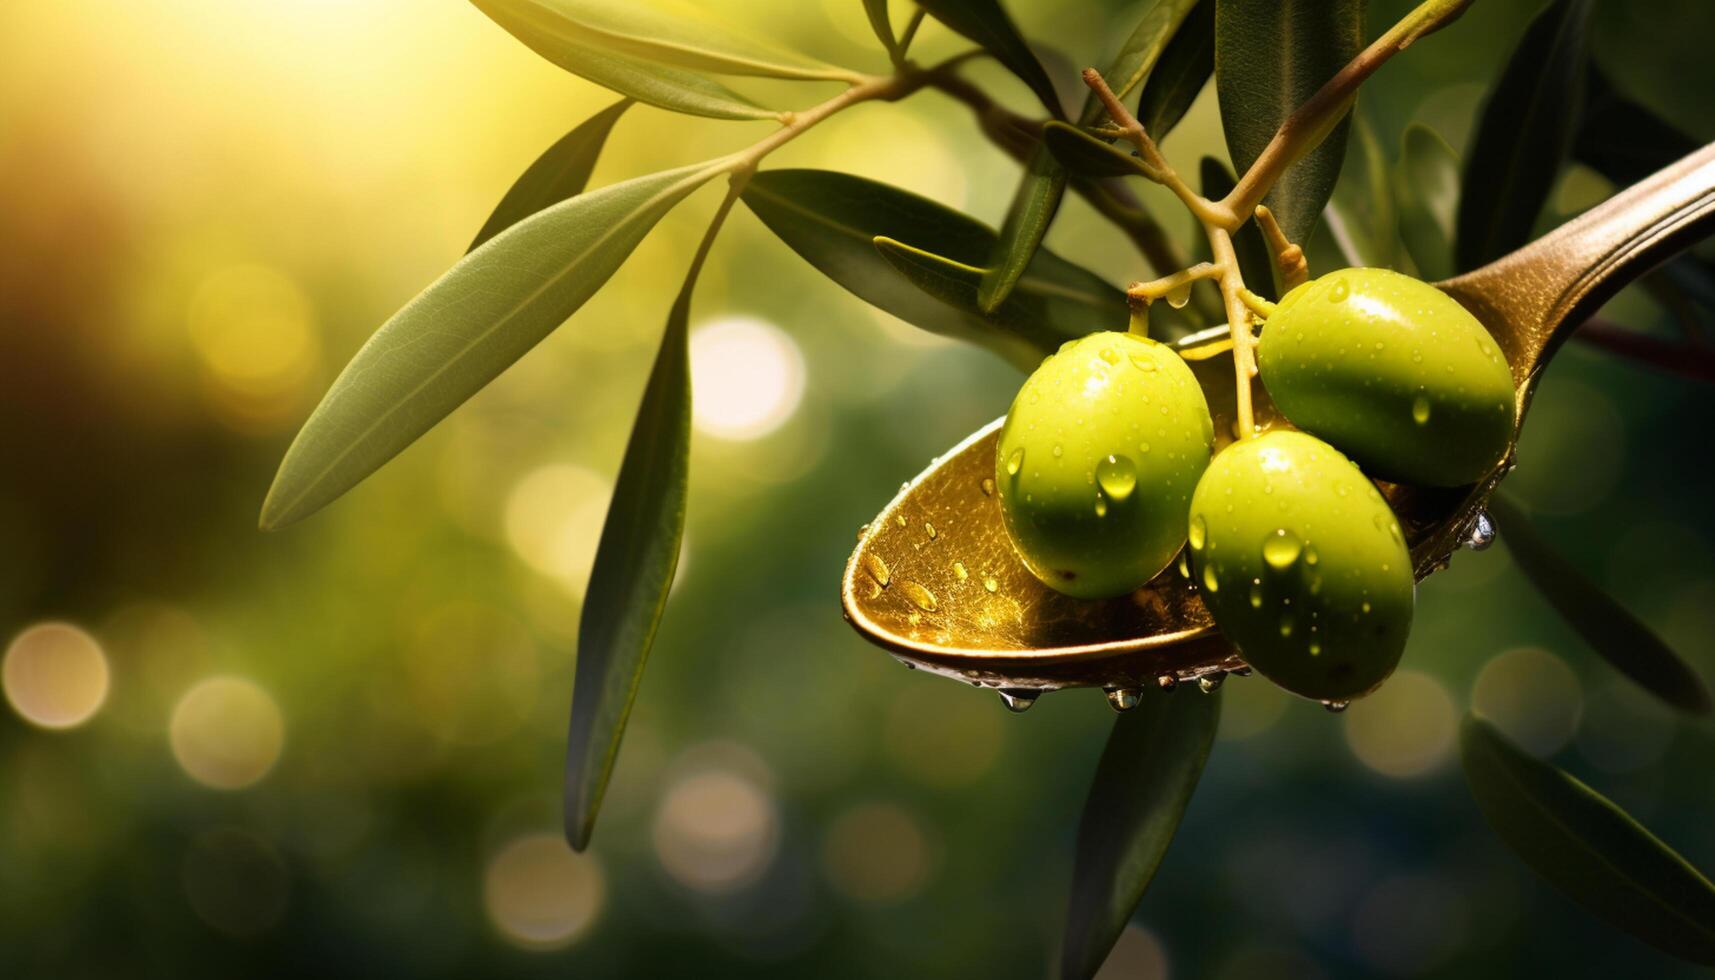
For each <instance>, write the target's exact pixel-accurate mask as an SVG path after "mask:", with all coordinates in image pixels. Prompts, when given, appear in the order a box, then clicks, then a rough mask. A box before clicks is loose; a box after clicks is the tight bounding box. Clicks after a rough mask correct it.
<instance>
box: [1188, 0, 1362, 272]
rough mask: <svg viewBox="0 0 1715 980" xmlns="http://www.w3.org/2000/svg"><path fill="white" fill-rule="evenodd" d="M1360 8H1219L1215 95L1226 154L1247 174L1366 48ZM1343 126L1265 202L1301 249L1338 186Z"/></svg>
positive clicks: (1358, 3) (1251, 1) (1331, 3)
mask: <svg viewBox="0 0 1715 980" xmlns="http://www.w3.org/2000/svg"><path fill="white" fill-rule="evenodd" d="M1364 7H1365V3H1364V0H1220V2H1218V3H1217V4H1216V5H1215V92H1216V95H1217V96H1219V98H1220V103H1221V127H1222V129H1224V130H1225V132H1226V136H1227V152H1228V155H1229V156H1231V157H1232V161H1233V166H1235V167H1236V168H1238V170H1239V172H1240V173H1243V172H1244V171H1246V170H1248V169H1249V168H1250V165H1251V164H1252V163H1254V162H1256V159H1257V157H1259V156H1261V155H1262V151H1263V148H1264V147H1266V146H1268V144H1269V141H1270V140H1272V139H1273V138H1274V134H1275V131H1276V130H1277V129H1279V128H1280V124H1281V123H1283V122H1285V121H1286V118H1287V117H1288V116H1290V115H1291V114H1292V113H1293V111H1294V110H1295V109H1297V108H1298V107H1299V106H1300V105H1301V104H1303V103H1304V102H1305V101H1306V100H1308V99H1309V98H1310V97H1311V96H1312V95H1315V94H1316V90H1317V89H1319V88H1321V87H1322V84H1323V83H1324V82H1326V81H1328V79H1330V78H1332V77H1333V76H1334V75H1335V73H1337V72H1338V71H1339V70H1340V69H1341V68H1344V67H1345V66H1346V63H1347V62H1349V61H1351V60H1352V58H1354V57H1355V56H1356V55H1357V54H1358V52H1359V50H1361V49H1362V47H1363V38H1364ZM1345 154H1346V122H1345V121H1344V120H1342V121H1341V122H1340V124H1339V125H1337V126H1335V127H1334V128H1333V129H1332V131H1330V132H1329V134H1328V136H1327V137H1326V138H1325V139H1323V140H1322V142H1321V144H1320V145H1318V146H1317V147H1316V148H1315V149H1312V150H1311V151H1310V152H1308V153H1306V154H1305V155H1304V156H1303V157H1301V158H1300V159H1299V160H1298V161H1297V162H1296V163H1294V164H1293V165H1292V166H1290V167H1288V168H1287V169H1286V172H1285V173H1284V174H1282V175H1281V178H1280V181H1279V182H1278V183H1276V184H1275V185H1274V189H1273V190H1272V191H1270V192H1269V194H1268V196H1267V197H1265V198H1264V199H1263V203H1265V204H1267V205H1268V206H1269V209H1270V210H1272V211H1273V212H1274V216H1275V218H1276V219H1277V220H1279V222H1280V226H1281V228H1282V229H1284V230H1285V232H1286V235H1287V237H1288V238H1290V239H1292V240H1293V241H1295V242H1300V243H1302V242H1304V241H1305V240H1306V239H1307V238H1308V237H1309V235H1310V232H1311V231H1312V230H1313V229H1314V228H1315V227H1316V219H1317V217H1318V216H1320V215H1321V213H1322V208H1323V206H1324V205H1326V204H1327V203H1328V198H1329V197H1330V196H1331V195H1332V194H1333V192H1334V185H1335V183H1336V182H1337V181H1338V180H1339V176H1340V164H1341V162H1342V161H1343V160H1344V158H1345Z"/></svg>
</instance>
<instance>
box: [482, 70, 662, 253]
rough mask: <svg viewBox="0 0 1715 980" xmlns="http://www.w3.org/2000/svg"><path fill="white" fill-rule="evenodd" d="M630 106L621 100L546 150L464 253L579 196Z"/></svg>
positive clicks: (510, 191)
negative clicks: (538, 213) (548, 209)
mask: <svg viewBox="0 0 1715 980" xmlns="http://www.w3.org/2000/svg"><path fill="white" fill-rule="evenodd" d="M630 105H631V100H630V99H620V100H619V101H618V102H616V103H614V104H613V105H611V106H609V107H607V108H606V109H603V110H602V111H600V112H598V113H596V114H595V115H593V116H591V117H590V118H589V119H587V120H585V121H584V122H582V123H580V124H579V125H578V127H577V128H576V129H573V130H572V131H571V132H569V133H567V134H566V135H565V136H562V137H561V138H560V140H559V142H557V143H555V144H554V145H553V146H550V147H548V151H547V152H546V153H543V154H542V155H541V156H540V157H537V158H536V162H535V163H532V164H531V165H530V168H529V169H528V170H525V171H524V174H523V176H521V177H519V178H518V180H517V182H515V183H514V184H513V185H512V187H511V188H510V189H509V190H507V192H506V196H505V197H503V198H501V199H500V204H499V205H498V206H496V207H495V209H494V213H493V214H491V215H489V216H488V221H487V222H485V223H484V224H483V226H482V230H481V231H478V232H477V233H476V240H475V241H473V242H471V243H470V248H469V249H467V251H470V252H474V251H476V250H477V249H478V248H480V247H482V245H483V243H484V242H487V241H488V240H489V239H490V238H493V237H494V236H495V235H498V234H500V233H501V232H503V231H505V230H506V229H508V228H510V227H512V226H513V225H515V224H517V223H518V222H520V221H523V220H524V219H525V218H528V217H530V216H531V215H533V214H535V213H536V212H538V211H541V210H543V209H545V208H549V207H553V206H554V205H556V204H558V203H560V202H561V201H564V200H568V199H570V198H574V197H577V196H578V195H579V194H582V193H583V192H584V187H585V186H587V185H588V184H589V181H590V173H591V172H593V171H594V170H595V163H596V158H597V157H598V156H600V155H601V148H602V144H603V143H606V142H607V134H608V133H610V132H612V131H613V124H614V123H616V122H618V121H619V117H620V116H621V115H622V114H624V112H625V110H626V108H627V107H628V106H630Z"/></svg>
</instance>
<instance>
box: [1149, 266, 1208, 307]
mask: <svg viewBox="0 0 1715 980" xmlns="http://www.w3.org/2000/svg"><path fill="white" fill-rule="evenodd" d="M1225 271H1226V270H1225V269H1222V268H1221V267H1220V266H1218V265H1216V264H1214V263H1213V262H1199V263H1197V264H1196V265H1194V266H1192V267H1190V268H1189V269H1181V270H1179V271H1178V272H1175V273H1173V274H1172V275H1170V276H1162V277H1161V278H1160V279H1152V280H1150V281H1149V282H1134V283H1132V284H1131V286H1130V287H1129V288H1128V289H1126V291H1125V293H1126V295H1127V296H1129V297H1131V298H1132V299H1140V300H1143V301H1144V302H1146V303H1153V302H1155V301H1156V300H1158V299H1160V298H1161V297H1163V296H1165V297H1167V301H1168V302H1169V303H1172V304H1174V305H1175V306H1177V305H1179V303H1178V297H1180V296H1184V295H1186V294H1187V293H1189V292H1190V290H1191V284H1192V283H1194V282H1196V281H1197V280H1199V279H1219V278H1220V277H1221V274H1222V273H1223V272H1225Z"/></svg>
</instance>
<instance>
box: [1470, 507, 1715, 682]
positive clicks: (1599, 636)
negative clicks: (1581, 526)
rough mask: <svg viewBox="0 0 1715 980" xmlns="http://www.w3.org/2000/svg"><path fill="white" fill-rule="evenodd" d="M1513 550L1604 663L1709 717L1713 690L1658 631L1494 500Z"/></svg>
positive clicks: (1516, 511)
mask: <svg viewBox="0 0 1715 980" xmlns="http://www.w3.org/2000/svg"><path fill="white" fill-rule="evenodd" d="M1489 510H1490V513H1492V514H1493V515H1494V518H1495V525H1496V527H1497V528H1498V529H1499V531H1500V537H1501V540H1502V541H1505V542H1506V543H1507V551H1508V552H1509V553H1511V554H1512V557H1513V562H1514V563H1515V564H1517V565H1518V567H1519V571H1521V572H1523V573H1524V576H1525V578H1527V579H1529V580H1530V583H1531V584H1532V585H1534V586H1536V590H1537V591H1538V592H1540V593H1542V597H1543V598H1544V599H1547V600H1548V604H1549V605H1551V606H1553V607H1554V610H1555V612H1558V613H1559V614H1560V616H1561V618H1562V619H1564V620H1566V624H1567V625H1568V626H1571V627H1572V628H1573V629H1574V630H1576V631H1577V633H1578V635H1579V636H1582V637H1583V638H1584V642H1586V643H1588V644H1590V647H1591V649H1593V650H1595V651H1596V653H1597V654H1599V655H1600V656H1601V657H1602V659H1603V660H1606V661H1608V663H1610V664H1612V665H1613V667H1614V669H1615V670H1618V671H1619V672H1620V673H1622V674H1625V675H1626V676H1627V677H1630V678H1631V679H1632V680H1634V681H1636V682H1637V684H1638V686H1639V687H1642V688H1643V689H1644V690H1646V691H1649V692H1650V693H1651V694H1654V695H1655V696H1656V697H1658V698H1661V699H1662V700H1663V701H1666V702H1667V703H1668V704H1671V705H1673V706H1674V707H1676V708H1678V709H1680V710H1681V711H1690V712H1694V713H1696V714H1708V713H1709V708H1710V701H1709V689H1708V688H1706V687H1705V686H1704V685H1703V680H1702V678H1700V677H1698V676H1697V673H1696V672H1695V671H1693V670H1692V669H1691V666H1690V665H1689V664H1687V663H1686V662H1685V661H1684V660H1681V659H1680V658H1679V655H1678V654H1676V653H1674V652H1673V650H1672V649H1671V648H1669V647H1668V645H1667V644H1666V643H1664V642H1662V639H1661V637H1659V636H1656V634H1655V631H1653V630H1651V629H1650V628H1649V627H1648V626H1647V625H1645V624H1644V623H1643V621H1642V620H1639V619H1638V618H1637V617H1636V616H1634V615H1632V614H1631V613H1629V612H1627V611H1626V609H1625V607H1623V606H1621V605H1620V604H1619V603H1618V602H1616V601H1614V598H1613V596H1610V595H1608V594H1607V593H1606V592H1603V591H1602V590H1601V589H1600V588H1599V587H1597V585H1596V583H1594V582H1592V581H1590V580H1589V579H1588V578H1586V577H1585V576H1584V574H1583V573H1582V572H1580V571H1578V569H1577V568H1575V567H1573V565H1572V563H1571V562H1568V561H1567V560H1566V559H1565V557H1563V556H1562V555H1561V554H1560V553H1559V552H1558V551H1556V550H1555V549H1554V546H1553V545H1551V544H1549V543H1548V542H1547V541H1545V540H1543V537H1542V535H1541V533H1540V532H1538V531H1537V529H1536V526H1535V525H1534V524H1533V523H1531V520H1530V517H1529V516H1528V515H1526V514H1525V512H1524V511H1523V510H1522V509H1520V508H1519V506H1518V505H1517V504H1515V503H1513V502H1512V501H1511V500H1510V499H1508V498H1506V497H1503V496H1496V497H1495V498H1493V499H1492V500H1490V501H1489Z"/></svg>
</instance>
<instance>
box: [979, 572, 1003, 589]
mask: <svg viewBox="0 0 1715 980" xmlns="http://www.w3.org/2000/svg"><path fill="white" fill-rule="evenodd" d="M983 588H985V589H987V590H989V591H990V592H994V591H996V590H997V589H999V588H1000V582H999V581H997V580H996V579H995V577H994V576H993V575H984V576H983Z"/></svg>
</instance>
